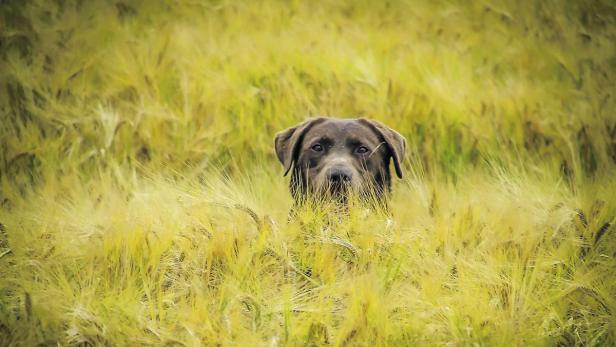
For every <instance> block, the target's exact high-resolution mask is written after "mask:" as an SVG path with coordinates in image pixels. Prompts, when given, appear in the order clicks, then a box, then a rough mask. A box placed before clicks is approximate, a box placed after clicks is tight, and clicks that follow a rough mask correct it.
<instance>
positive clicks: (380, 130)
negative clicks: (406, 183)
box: [359, 118, 406, 178]
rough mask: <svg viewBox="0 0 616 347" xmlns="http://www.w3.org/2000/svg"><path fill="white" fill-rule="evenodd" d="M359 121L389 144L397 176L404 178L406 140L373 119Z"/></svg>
mask: <svg viewBox="0 0 616 347" xmlns="http://www.w3.org/2000/svg"><path fill="white" fill-rule="evenodd" d="M359 121H360V122H361V123H363V124H365V125H367V126H368V127H369V128H371V129H372V130H373V131H374V132H375V133H376V134H377V135H378V136H379V137H380V138H382V140H383V141H384V142H385V143H386V144H387V148H389V152H390V153H391V156H392V158H393V159H394V167H395V168H396V175H398V178H402V160H404V153H405V152H406V139H405V138H404V136H402V135H400V133H398V132H397V131H395V130H393V129H391V128H389V127H388V126H386V125H384V124H382V123H380V122H377V121H375V120H372V119H366V118H360V119H359Z"/></svg>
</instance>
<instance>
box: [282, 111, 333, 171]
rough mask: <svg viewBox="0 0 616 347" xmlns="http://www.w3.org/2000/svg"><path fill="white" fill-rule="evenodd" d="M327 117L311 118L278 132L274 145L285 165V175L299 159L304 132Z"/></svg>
mask: <svg viewBox="0 0 616 347" xmlns="http://www.w3.org/2000/svg"><path fill="white" fill-rule="evenodd" d="M324 120H325V118H311V119H309V120H307V121H305V122H303V123H301V124H299V125H296V126H294V127H291V128H288V129H286V130H283V131H281V132H279V133H277V134H276V137H275V138H274V147H275V148H276V155H277V156H278V160H280V162H281V163H282V166H284V175H285V176H286V175H287V173H289V170H291V165H292V164H293V162H294V161H296V160H297V156H298V154H299V146H300V144H301V143H302V139H303V138H304V134H306V132H307V131H308V130H309V129H310V128H312V126H314V125H315V124H318V123H321V122H322V121H324Z"/></svg>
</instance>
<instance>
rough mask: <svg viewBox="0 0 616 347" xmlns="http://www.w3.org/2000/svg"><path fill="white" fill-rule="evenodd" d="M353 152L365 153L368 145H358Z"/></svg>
mask: <svg viewBox="0 0 616 347" xmlns="http://www.w3.org/2000/svg"><path fill="white" fill-rule="evenodd" d="M355 153H357V154H366V153H368V147H366V146H359V147H357V149H355Z"/></svg>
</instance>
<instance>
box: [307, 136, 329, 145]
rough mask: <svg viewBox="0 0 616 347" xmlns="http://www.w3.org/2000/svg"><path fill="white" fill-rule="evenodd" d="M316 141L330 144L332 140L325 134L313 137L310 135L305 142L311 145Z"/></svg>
mask: <svg viewBox="0 0 616 347" xmlns="http://www.w3.org/2000/svg"><path fill="white" fill-rule="evenodd" d="M316 142H321V143H323V144H324V145H327V144H330V143H331V142H332V140H331V139H330V138H329V137H327V136H315V137H312V138H311V139H310V141H308V142H307V144H308V145H311V144H314V143H316Z"/></svg>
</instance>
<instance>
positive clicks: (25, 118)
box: [0, 0, 616, 189]
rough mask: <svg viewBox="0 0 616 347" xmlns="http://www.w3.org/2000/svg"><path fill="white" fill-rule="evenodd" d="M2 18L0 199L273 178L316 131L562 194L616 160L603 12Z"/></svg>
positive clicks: (219, 10) (272, 10) (130, 4)
mask: <svg viewBox="0 0 616 347" xmlns="http://www.w3.org/2000/svg"><path fill="white" fill-rule="evenodd" d="M1 13H2V23H3V24H2V37H1V46H0V47H1V48H0V50H1V53H0V64H1V68H0V78H1V81H2V86H1V88H0V107H1V117H2V122H1V124H0V138H1V141H0V146H1V147H0V167H1V168H2V170H0V172H1V176H2V177H1V179H2V182H3V185H4V189H11V188H7V186H6V185H7V184H8V185H9V186H11V185H15V184H16V185H18V186H23V187H27V186H31V185H32V184H34V182H35V181H37V177H42V176H46V175H50V176H54V175H57V174H63V175H66V174H68V173H74V174H76V175H80V176H84V177H87V176H88V175H90V173H91V172H93V171H92V170H94V171H96V170H100V169H102V168H105V167H108V166H109V165H117V166H119V167H124V168H127V167H136V166H139V167H142V166H149V167H152V168H155V169H159V168H160V167H162V166H164V167H166V168H170V167H171V168H174V169H178V168H182V167H184V166H185V165H187V164H188V165H195V163H200V165H201V164H203V163H205V164H204V165H208V166H212V165H215V166H217V167H220V168H223V169H224V170H230V171H233V170H237V169H238V168H242V169H249V168H250V167H251V165H254V164H257V165H259V166H276V165H278V164H276V160H275V156H274V154H273V148H272V142H273V140H272V138H273V135H274V134H275V133H276V132H277V131H279V130H281V129H284V128H286V127H288V126H291V125H293V124H295V123H296V122H299V121H301V120H303V119H305V118H307V117H310V116H315V115H333V116H340V117H359V116H361V117H370V118H375V119H379V120H381V121H383V122H385V123H386V124H388V125H389V126H391V127H393V128H395V129H398V130H399V131H400V132H401V133H403V134H404V135H405V136H406V137H407V139H408V140H409V151H408V152H409V156H410V158H411V160H412V161H411V162H412V163H413V165H415V166H417V167H419V166H421V168H422V170H425V171H427V172H433V173H439V174H440V173H444V174H445V175H453V176H455V175H456V172H458V171H459V170H460V169H461V168H464V167H467V166H469V165H470V166H474V165H478V164H481V163H482V162H484V160H485V159H486V158H490V159H495V160H498V161H501V162H514V163H516V165H518V164H519V162H520V161H523V162H529V160H534V161H538V162H542V163H546V162H547V163H550V165H551V166H550V167H551V170H560V172H561V173H562V175H563V177H565V178H567V179H569V180H571V179H573V180H575V178H576V177H579V176H585V175H593V174H594V173H596V172H597V171H599V170H602V169H605V168H606V167H609V166H613V165H614V163H615V161H616V115H615V114H614V109H616V102H615V99H614V92H613V91H614V90H616V76H615V74H616V47H615V44H614V42H615V39H614V37H615V35H616V26H615V25H614V23H615V21H616V6H615V5H614V4H613V3H612V2H610V1H565V2H561V1H542V2H535V1H477V2H466V1H436V2H435V1H382V2H376V3H375V2H372V1H352V2H339V1H319V2H301V1H255V2H236V1H203V2H199V1H111V2H110V1H36V0H33V1H5V2H3V3H2V10H1ZM276 168H278V167H276ZM25 178H28V179H25ZM24 189H25V188H24Z"/></svg>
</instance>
